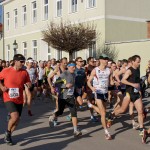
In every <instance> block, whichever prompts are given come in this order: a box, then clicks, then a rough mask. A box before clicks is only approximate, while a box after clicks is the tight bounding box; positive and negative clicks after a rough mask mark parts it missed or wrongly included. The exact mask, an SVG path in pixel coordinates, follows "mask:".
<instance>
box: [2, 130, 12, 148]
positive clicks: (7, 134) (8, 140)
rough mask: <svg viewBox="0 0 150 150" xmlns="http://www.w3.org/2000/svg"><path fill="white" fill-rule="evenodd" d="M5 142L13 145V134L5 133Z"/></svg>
mask: <svg viewBox="0 0 150 150" xmlns="http://www.w3.org/2000/svg"><path fill="white" fill-rule="evenodd" d="M4 142H5V143H7V144H8V145H10V146H11V145H13V142H12V139H11V133H9V132H7V131H6V132H5V137H4Z"/></svg>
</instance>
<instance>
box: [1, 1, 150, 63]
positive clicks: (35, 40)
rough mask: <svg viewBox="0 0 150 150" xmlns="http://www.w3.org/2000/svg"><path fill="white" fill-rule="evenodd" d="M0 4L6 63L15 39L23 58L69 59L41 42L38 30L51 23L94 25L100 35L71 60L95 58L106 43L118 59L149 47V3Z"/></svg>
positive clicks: (25, 2)
mask: <svg viewBox="0 0 150 150" xmlns="http://www.w3.org/2000/svg"><path fill="white" fill-rule="evenodd" d="M2 5H3V8H4V41H5V42H4V43H5V44H4V52H5V56H4V57H5V59H6V60H10V59H12V57H13V55H14V53H15V51H14V48H13V43H14V41H15V40H16V43H17V46H18V48H17V53H22V54H23V55H24V56H25V57H33V58H34V59H35V60H48V59H50V58H56V59H59V58H61V57H63V56H67V57H68V54H67V53H66V52H61V51H57V50H55V49H53V48H51V47H50V46H48V44H47V43H45V42H44V41H43V40H42V38H43V37H42V33H41V31H42V30H44V29H46V28H47V25H48V24H49V23H50V21H53V22H56V23H60V21H61V20H63V21H68V20H69V21H71V22H73V23H78V22H83V23H87V22H88V23H94V24H96V26H97V32H99V33H100V37H99V38H98V39H99V40H97V41H95V42H93V44H92V45H90V46H89V48H88V49H87V50H82V51H80V52H76V53H74V57H76V56H78V55H79V53H80V56H82V57H83V58H84V59H86V58H87V57H89V56H95V54H96V50H97V49H99V48H100V47H101V46H102V45H105V44H107V45H115V47H116V48H117V50H118V51H119V57H118V59H120V58H122V56H126V55H124V53H125V54H126V53H127V52H128V54H129V55H130V52H131V50H132V52H133V53H134V54H135V53H136V50H138V49H139V46H137V45H139V44H141V45H143V46H144V44H145V43H146V45H147V44H149V39H148V33H147V32H148V30H147V21H148V20H150V13H149V10H150V1H149V0H132V1H131V0H126V1H125V0H111V1H110V0H26V1H22V0H5V1H4V2H3V3H2ZM138 42H139V44H137V43H138ZM129 43H132V44H129ZM126 45H128V47H126ZM130 45H132V46H131V48H133V45H134V46H135V47H134V48H133V49H131V48H130ZM143 49H144V47H143ZM148 50H149V49H147V50H146V51H148ZM138 51H140V50H138ZM141 53H142V51H141ZM127 57H128V55H127ZM127 57H125V58H127ZM146 61H147V60H146ZM144 65H145V64H144Z"/></svg>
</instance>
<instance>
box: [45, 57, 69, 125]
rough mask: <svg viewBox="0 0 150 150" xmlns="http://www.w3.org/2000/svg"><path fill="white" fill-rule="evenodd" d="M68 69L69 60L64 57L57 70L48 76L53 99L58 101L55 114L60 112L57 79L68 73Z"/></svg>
mask: <svg viewBox="0 0 150 150" xmlns="http://www.w3.org/2000/svg"><path fill="white" fill-rule="evenodd" d="M66 69H67V58H66V57H64V58H62V59H61V60H60V62H58V63H57V66H56V67H55V70H51V71H50V73H49V74H48V83H49V87H50V90H51V94H52V97H54V99H55V100H56V108H55V110H54V113H55V112H57V111H58V94H59V90H58V87H57V85H55V83H56V81H57V79H58V78H59V77H60V75H61V74H62V73H63V72H64V71H66ZM53 123H54V126H56V125H57V124H58V123H57V117H55V120H54V121H53ZM49 124H50V117H49Z"/></svg>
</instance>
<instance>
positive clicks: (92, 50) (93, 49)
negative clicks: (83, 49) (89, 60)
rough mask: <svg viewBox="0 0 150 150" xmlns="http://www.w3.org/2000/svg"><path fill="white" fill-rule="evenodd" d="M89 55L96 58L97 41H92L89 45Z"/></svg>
mask: <svg viewBox="0 0 150 150" xmlns="http://www.w3.org/2000/svg"><path fill="white" fill-rule="evenodd" d="M89 56H91V57H94V58H96V42H95V41H92V43H91V44H90V45H89Z"/></svg>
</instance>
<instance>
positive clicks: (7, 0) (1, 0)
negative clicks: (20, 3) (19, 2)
mask: <svg viewBox="0 0 150 150" xmlns="http://www.w3.org/2000/svg"><path fill="white" fill-rule="evenodd" d="M11 1H12V0H0V4H1V5H4V4H7V3H9V2H11Z"/></svg>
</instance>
